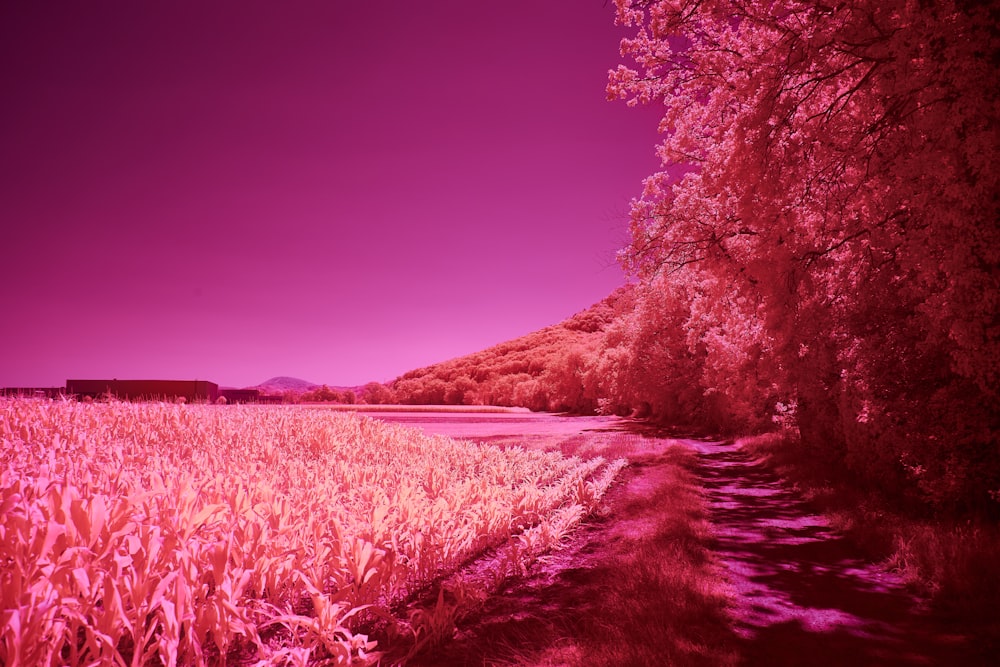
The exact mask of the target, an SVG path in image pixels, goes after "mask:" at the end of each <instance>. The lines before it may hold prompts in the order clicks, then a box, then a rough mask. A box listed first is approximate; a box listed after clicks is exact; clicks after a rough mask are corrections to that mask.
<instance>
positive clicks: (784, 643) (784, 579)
mask: <svg viewBox="0 0 1000 667" xmlns="http://www.w3.org/2000/svg"><path fill="white" fill-rule="evenodd" d="M687 442H688V444H689V445H690V446H691V447H693V448H694V449H695V450H696V451H697V452H698V454H699V456H700V460H701V464H700V466H699V471H698V472H699V476H700V477H701V480H702V484H703V486H704V489H705V493H706V497H707V500H708V502H709V512H710V520H711V522H712V524H713V527H714V530H715V552H716V555H717V557H718V559H719V561H720V564H721V565H722V566H723V567H724V568H725V572H726V575H727V578H728V580H729V584H730V586H731V587H732V600H733V607H732V609H731V615H732V619H733V630H734V631H735V632H736V634H737V635H738V636H739V638H740V640H741V653H742V654H743V657H744V661H745V662H744V664H748V665H801V664H805V663H811V664H816V665H857V666H862V665H971V664H981V663H977V662H974V659H973V658H972V657H971V655H970V651H969V650H968V647H967V646H966V645H965V644H964V642H965V638H964V637H961V636H954V635H949V634H947V633H945V632H942V631H939V630H935V629H934V628H933V624H932V623H931V622H930V620H929V619H928V618H926V617H925V616H924V614H923V609H922V607H921V604H920V601H919V600H918V599H917V598H916V597H914V596H913V595H911V594H910V593H909V592H908V591H907V590H906V588H905V587H904V585H903V582H902V581H901V580H900V579H899V578H898V577H897V576H895V575H893V574H892V573H890V572H887V571H885V570H883V569H882V568H880V567H879V566H878V565H875V564H872V563H868V562H865V561H863V560H861V559H860V558H859V557H858V556H857V553H856V550H855V549H853V548H852V545H851V544H850V543H849V542H848V541H847V540H845V538H844V537H843V536H842V535H840V534H838V533H837V532H836V531H834V530H833V529H832V528H831V527H830V525H829V524H828V523H827V521H826V520H825V519H824V518H823V517H822V516H819V515H817V514H816V513H815V512H814V511H813V510H812V509H811V508H810V507H809V506H808V505H807V504H806V503H805V502H803V501H802V500H801V498H800V497H799V496H798V494H796V493H795V492H794V491H793V490H792V489H790V488H789V487H788V486H786V485H785V484H783V483H782V481H781V480H780V479H779V478H778V477H777V475H775V474H774V473H773V472H771V471H770V470H769V469H768V468H767V467H766V466H765V465H764V464H763V463H761V462H759V461H756V460H754V459H752V458H750V457H749V455H747V454H746V453H744V452H743V451H742V450H740V449H739V448H738V447H737V446H735V445H733V444H731V443H727V442H704V441H695V440H689V441H687Z"/></svg>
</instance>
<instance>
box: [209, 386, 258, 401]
mask: <svg viewBox="0 0 1000 667" xmlns="http://www.w3.org/2000/svg"><path fill="white" fill-rule="evenodd" d="M219 396H220V397H221V398H225V399H226V403H230V404H231V403H260V402H261V400H260V398H261V396H260V389H220V390H219Z"/></svg>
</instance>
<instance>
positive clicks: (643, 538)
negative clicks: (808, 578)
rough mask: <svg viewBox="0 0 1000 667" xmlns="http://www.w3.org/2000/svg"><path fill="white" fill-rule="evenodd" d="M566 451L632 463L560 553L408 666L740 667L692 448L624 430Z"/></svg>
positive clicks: (576, 442)
mask: <svg viewBox="0 0 1000 667" xmlns="http://www.w3.org/2000/svg"><path fill="white" fill-rule="evenodd" d="M563 449H564V450H574V449H582V450H586V451H593V452H597V453H606V454H607V455H610V456H622V455H625V456H627V457H628V458H629V460H630V461H631V463H632V465H631V466H630V467H629V468H628V469H627V470H626V471H625V472H623V478H622V480H621V481H620V482H619V484H618V485H617V486H616V487H615V488H614V489H612V490H611V491H610V492H609V493H608V496H607V497H606V502H605V506H604V509H603V511H602V512H601V513H600V514H599V515H598V516H596V517H593V518H591V519H590V520H589V521H588V522H587V523H586V524H585V525H584V526H583V527H582V528H581V529H580V530H578V531H577V532H576V533H575V534H574V535H573V537H572V538H571V539H570V540H569V541H568V542H567V543H566V544H565V545H564V547H563V548H562V549H561V550H559V551H557V552H555V553H553V554H552V555H551V556H550V557H549V558H548V559H547V561H546V562H544V563H542V564H540V565H539V566H537V567H535V568H533V570H532V571H531V572H530V573H529V576H527V577H525V578H519V579H516V580H512V581H510V582H509V583H508V585H507V586H506V587H505V588H503V589H502V590H500V591H499V592H498V593H497V594H496V595H494V596H492V597H491V598H490V599H489V600H488V601H487V602H486V604H485V606H484V607H483V608H482V609H481V610H480V612H479V613H478V614H477V615H476V617H475V618H471V619H467V621H466V622H465V623H462V624H460V625H459V631H458V633H457V634H456V637H455V639H454V640H453V641H452V642H450V643H449V644H448V645H446V646H442V647H439V648H438V649H436V650H434V651H430V652H428V653H427V654H426V655H424V656H422V657H421V658H419V659H417V660H414V661H411V662H410V663H409V664H411V665H427V666H430V665H435V666H449V665H452V666H459V665H462V666H464V665H468V666H470V667H472V666H476V667H482V666H485V665H549V666H555V665H574V666H581V667H582V666H584V665H587V666H607V667H611V666H621V665H670V664H673V665H705V666H706V667H707V666H709V665H712V666H715V665H735V664H738V661H737V655H736V652H735V646H736V644H737V642H738V637H736V636H735V635H734V634H733V633H732V632H731V630H730V629H729V625H728V623H727V619H726V599H725V595H724V592H723V591H722V590H720V589H719V587H718V581H719V577H718V572H717V569H716V568H715V566H714V564H713V562H712V561H711V559H710V558H709V554H708V552H707V549H706V545H707V544H708V543H709V540H710V532H709V527H708V524H707V522H706V520H705V519H706V517H705V503H704V501H703V499H702V498H701V495H700V490H699V488H698V483H697V478H696V477H695V475H694V473H693V472H692V470H693V469H694V468H695V466H696V463H697V459H696V457H695V455H694V453H693V452H692V451H691V450H690V449H689V448H688V447H685V446H683V445H680V444H676V443H673V442H671V441H664V440H659V439H647V438H642V437H640V436H638V435H635V434H627V433H594V434H585V435H582V436H577V437H574V438H572V439H571V440H569V441H567V442H564V443H563ZM567 453H572V451H568V452H567Z"/></svg>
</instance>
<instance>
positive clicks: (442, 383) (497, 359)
mask: <svg viewBox="0 0 1000 667" xmlns="http://www.w3.org/2000/svg"><path fill="white" fill-rule="evenodd" d="M629 291H630V290H629V288H622V289H619V290H617V291H616V292H615V293H613V294H612V295H611V296H609V297H608V298H607V299H604V300H603V301H601V302H600V303H597V304H595V305H594V306H592V307H590V308H588V309H586V310H584V311H582V312H580V313H577V314H576V315H574V316H572V317H570V318H569V319H567V320H565V321H564V322H562V323H560V324H557V325H555V326H551V327H546V328H545V329H542V330H540V331H536V332H533V333H530V334H528V335H526V336H522V337H520V338H515V339H514V340H510V341H507V342H505V343H501V344H500V345H495V346H493V347H490V348H487V349H485V350H482V351H481V352H476V353H474V354H470V355H467V356H465V357H459V358H457V359H452V360H450V361H445V362H443V363H440V364H435V365H434V366H429V367H427V368H421V369H417V370H413V371H410V372H408V373H406V374H404V375H403V376H401V377H399V378H397V379H396V380H395V381H394V382H393V383H392V391H393V392H394V394H395V399H396V400H397V401H398V402H399V403H403V404H442V405H503V406H522V407H527V408H530V409H532V410H554V411H571V412H581V413H592V412H594V411H595V410H596V409H597V407H598V398H599V397H600V395H601V394H600V391H601V390H600V385H599V382H598V380H597V378H596V376H595V375H594V373H595V371H596V368H595V361H596V358H597V350H598V348H599V347H600V345H601V341H602V339H603V335H604V333H603V332H604V330H605V328H606V327H607V326H608V325H609V323H610V322H612V321H613V320H614V319H615V318H616V317H617V315H618V310H619V309H620V308H621V307H622V306H621V304H622V303H623V301H625V300H626V299H627V294H628V293H629Z"/></svg>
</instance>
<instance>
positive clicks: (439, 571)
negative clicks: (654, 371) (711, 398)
mask: <svg viewBox="0 0 1000 667" xmlns="http://www.w3.org/2000/svg"><path fill="white" fill-rule="evenodd" d="M0 437H2V439H3V449H2V455H0V466H2V468H0V506H2V510H3V511H2V518H0V563H2V564H3V569H2V571H0V577H2V581H0V583H2V591H3V592H2V598H0V604H2V607H0V609H2V625H0V633H2V634H0V662H3V664H5V665H7V666H8V667H13V666H14V665H39V664H56V663H68V664H93V663H102V664H117V665H129V664H131V665H140V664H148V663H150V662H160V663H162V664H168V665H173V664H192V663H200V662H219V661H223V660H227V659H228V660H229V661H231V662H236V663H239V664H251V663H252V664H261V665H263V664H304V663H305V662H307V661H309V660H314V661H315V660H316V659H321V660H324V661H326V662H327V663H329V664H349V663H365V662H371V661H373V660H376V659H378V657H379V656H380V655H381V653H382V652H383V651H387V650H388V651H394V653H393V655H395V656H398V657H399V659H405V657H406V655H408V654H409V653H412V652H415V651H417V650H419V649H421V648H424V647H426V646H428V645H431V644H433V643H435V642H438V641H440V640H441V639H442V638H443V637H445V636H447V635H448V634H449V633H450V632H451V631H452V629H453V623H454V620H455V617H456V615H457V613H458V611H457V610H460V609H462V608H463V605H464V604H466V603H467V602H468V601H469V600H476V599H480V598H481V597H482V596H483V595H485V594H486V593H488V592H489V590H490V589H491V588H495V587H496V586H498V585H500V584H501V583H502V582H503V580H504V579H505V578H506V577H507V576H509V575H510V574H512V573H516V572H524V571H525V570H526V568H527V567H528V566H529V565H530V564H531V563H532V562H533V561H534V560H535V559H537V558H538V557H539V556H541V555H542V554H543V553H544V552H545V551H546V550H547V549H549V548H550V547H552V546H554V545H556V544H558V543H559V542H560V541H561V540H563V539H564V537H565V535H566V534H567V533H568V531H569V530H570V528H571V527H572V526H573V525H574V524H575V523H577V522H578V521H579V520H580V519H581V518H582V517H583V516H585V515H586V514H587V513H588V512H590V511H591V510H592V509H593V508H594V507H595V506H596V505H597V503H598V502H599V500H600V498H601V496H602V495H603V493H604V491H605V490H606V489H607V488H608V486H609V485H610V484H611V482H612V480H613V478H614V476H615V474H616V473H617V472H618V470H619V469H620V466H621V465H622V463H623V462H611V463H607V462H606V461H605V460H604V459H603V458H600V457H597V458H595V457H588V458H586V459H581V458H576V457H564V456H562V455H561V454H559V453H556V452H551V453H547V452H542V451H538V450H528V449H523V448H519V447H504V448H501V447H496V446H489V445H480V444H474V443H471V442H466V441H458V440H453V439H450V438H446V437H443V436H437V435H425V434H422V433H420V432H419V431H417V430H415V429H411V428H406V427H404V426H400V425H394V424H388V423H384V422H382V421H377V420H373V419H369V418H365V417H360V416H358V415H350V414H337V413H335V412H332V411H330V410H326V409H316V408H310V407H296V406H245V407H243V406H211V405H203V406H196V405H189V406H181V405H165V404H127V403H106V404H101V403H97V404H89V405H88V404H80V403H73V402H51V401H44V400H30V399H28V400H23V399H22V400H15V399H11V400H3V401H0ZM484 554H491V555H492V558H487V559H485V562H486V564H485V565H482V566H481V567H479V568H478V576H477V578H476V579H475V581H472V580H471V579H462V578H455V577H454V576H453V575H454V573H455V572H457V571H459V570H460V569H461V568H462V567H463V566H467V565H468V564H469V563H471V562H473V561H474V560H475V559H476V558H477V557H478V556H482V555H484ZM481 560H482V559H481ZM442 582H444V583H442ZM435 587H436V588H437V590H438V593H437V596H436V597H435V596H434V594H433V591H434V590H435ZM428 591H431V593H430V594H429V593H428ZM428 595H430V600H429V603H427V602H428Z"/></svg>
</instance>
